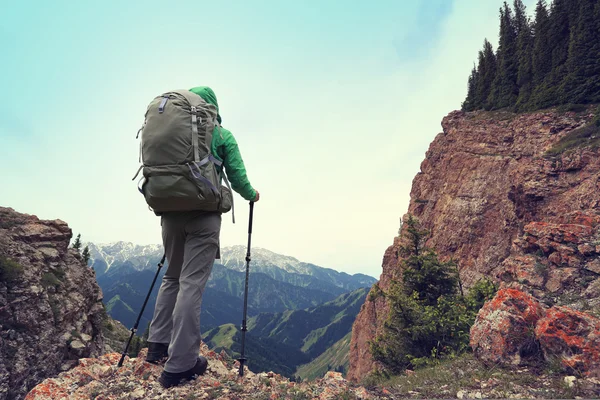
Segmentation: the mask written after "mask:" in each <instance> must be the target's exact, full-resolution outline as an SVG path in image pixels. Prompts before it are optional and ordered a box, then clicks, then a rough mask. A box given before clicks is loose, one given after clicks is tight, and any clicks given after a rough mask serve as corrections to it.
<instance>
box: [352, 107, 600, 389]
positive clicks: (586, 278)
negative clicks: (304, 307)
mask: <svg viewBox="0 0 600 400" xmlns="http://www.w3.org/2000/svg"><path fill="white" fill-rule="evenodd" d="M593 117H594V116H593V113H592V110H591V109H590V110H587V111H585V112H581V113H578V114H577V113H574V112H559V111H557V110H551V111H545V112H536V113H530V114H513V113H508V112H483V111H480V112H472V113H463V112H458V111H457V112H453V113H451V114H449V115H448V116H447V117H445V118H444V119H443V122H442V127H443V132H442V133H440V134H439V135H438V136H437V137H436V138H435V140H434V141H433V142H432V143H431V145H430V148H429V150H428V151H427V153H426V157H425V160H424V161H423V163H422V164H421V171H420V172H419V173H418V174H417V176H416V177H415V179H414V181H413V186H412V191H411V200H410V205H409V210H408V212H409V213H410V214H412V215H414V216H416V217H417V218H418V219H419V220H420V221H421V222H422V224H423V225H424V227H426V228H427V229H429V230H430V232H431V237H430V239H429V241H428V245H429V246H431V247H433V248H435V249H436V250H437V252H438V254H439V255H440V256H441V258H442V259H448V258H450V257H452V258H453V259H454V260H456V261H457V262H458V265H459V270H460V275H461V278H462V281H463V283H464V284H465V286H467V287H468V286H470V285H472V284H473V283H474V282H476V281H477V280H479V279H480V278H482V277H491V278H493V279H495V280H496V281H497V282H501V283H502V285H503V286H504V287H514V286H518V287H519V288H520V289H522V290H524V291H526V292H529V293H531V294H533V295H534V296H535V297H537V299H538V300H540V301H541V302H542V303H543V304H544V305H545V306H553V305H558V306H562V305H567V306H570V307H572V308H575V309H578V310H582V311H594V310H595V309H596V308H597V307H598V305H599V304H598V297H599V294H600V280H599V277H600V268H599V266H600V263H599V262H598V255H599V254H600V246H598V245H599V244H600V235H599V232H598V227H599V226H600V225H599V217H598V216H599V215H600V205H599V204H600V198H599V196H598V189H599V186H600V158H599V157H598V150H597V149H596V148H595V146H593V144H595V142H596V136H595V131H596V130H597V129H596V130H594V129H592V130H590V129H587V130H586V129H585V127H586V126H589V125H588V124H589V123H590V121H591V120H592V118H593ZM590 132H591V133H590ZM599 136H600V135H599ZM397 254H398V239H397V238H396V239H395V240H394V243H393V244H392V245H391V246H390V247H389V248H388V249H387V251H386V252H385V255H384V257H383V272H382V274H381V279H380V282H379V284H378V285H379V289H381V290H383V291H385V290H387V289H388V288H389V285H390V282H391V280H392V279H393V278H394V277H395V276H398V274H399V272H400V271H399V260H398V258H397ZM379 289H372V293H375V292H376V290H379ZM386 316H387V306H386V303H385V299H384V297H382V296H375V295H373V296H369V297H368V298H367V301H366V302H365V304H364V305H363V307H362V309H361V312H360V314H359V315H358V317H357V319H356V321H355V323H354V326H353V335H352V341H351V349H350V371H349V378H350V379H354V380H358V379H361V378H362V377H364V376H365V375H366V374H368V373H369V372H370V371H371V370H372V368H373V367H374V364H373V361H372V359H371V356H370V353H369V346H368V343H369V341H370V340H372V339H373V338H374V336H375V335H376V333H377V332H378V331H379V329H380V327H381V326H382V323H383V320H384V319H385V318H386Z"/></svg>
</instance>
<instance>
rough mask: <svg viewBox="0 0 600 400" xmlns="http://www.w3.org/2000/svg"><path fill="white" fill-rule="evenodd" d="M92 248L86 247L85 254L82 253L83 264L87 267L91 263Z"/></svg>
mask: <svg viewBox="0 0 600 400" xmlns="http://www.w3.org/2000/svg"><path fill="white" fill-rule="evenodd" d="M90 256H91V255H90V248H89V246H85V247H84V248H83V252H82V253H81V257H83V262H84V263H85V265H88V262H89V261H90Z"/></svg>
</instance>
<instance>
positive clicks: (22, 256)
mask: <svg viewBox="0 0 600 400" xmlns="http://www.w3.org/2000/svg"><path fill="white" fill-rule="evenodd" d="M71 237H72V232H71V229H69V227H68V226H67V224H66V223H65V222H63V221H60V220H56V221H42V220H39V219H38V218H37V217H35V216H31V215H25V214H20V213H17V212H15V211H14V210H12V209H10V208H3V207H0V399H2V400H4V399H21V398H23V397H24V396H25V395H26V393H27V392H28V391H29V390H30V389H31V388H32V387H34V386H35V385H36V384H38V383H39V382H41V381H42V380H44V379H45V378H47V377H49V376H54V375H57V374H58V373H59V372H60V371H64V370H67V369H69V368H71V367H73V366H74V365H76V364H77V360H78V359H79V358H81V357H89V356H94V355H99V354H100V353H101V352H102V350H103V347H104V344H103V337H102V334H101V326H102V322H103V318H104V316H105V313H104V311H103V306H102V302H101V299H102V292H101V291H100V288H99V287H98V285H97V284H96V280H95V275H94V271H93V270H92V269H91V268H89V267H87V266H85V264H84V263H83V260H82V259H81V257H80V255H79V253H78V252H77V251H76V250H74V249H72V248H69V242H70V240H71Z"/></svg>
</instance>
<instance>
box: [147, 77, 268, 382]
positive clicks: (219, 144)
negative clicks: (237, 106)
mask: <svg viewBox="0 0 600 400" xmlns="http://www.w3.org/2000/svg"><path fill="white" fill-rule="evenodd" d="M190 92H191V93H193V94H196V95H198V96H200V97H201V99H203V100H204V102H206V103H208V105H212V106H214V108H212V109H213V110H214V115H215V116H216V120H215V121H213V123H214V129H213V130H212V138H211V139H210V143H206V145H205V146H204V144H203V143H202V140H207V141H208V140H209V139H206V138H207V137H210V128H212V126H213V125H207V126H209V128H207V130H208V132H207V133H206V135H204V136H203V134H202V129H200V134H199V136H198V137H199V139H196V141H198V140H199V141H200V143H194V146H196V149H195V151H196V153H198V148H200V152H202V148H203V146H204V149H205V150H204V151H206V152H208V153H209V154H208V155H207V156H205V157H204V158H203V159H202V160H201V161H200V162H198V160H195V162H189V163H184V164H182V165H177V166H176V167H179V166H184V167H189V172H187V170H186V169H185V168H184V171H186V172H187V173H191V175H190V176H192V177H193V178H192V179H194V178H198V179H199V181H200V182H204V181H207V179H206V177H207V176H208V177H210V176H212V175H211V174H214V176H217V173H215V172H214V170H220V169H221V170H222V168H223V167H224V169H225V172H226V174H227V176H226V177H225V176H223V175H222V174H220V177H221V178H223V180H225V182H226V183H227V178H228V179H229V182H230V183H231V187H232V188H233V190H235V191H236V192H238V193H239V194H240V195H241V196H242V197H243V198H244V199H246V200H248V201H258V200H259V198H260V195H259V193H258V191H256V190H255V189H254V188H253V187H252V185H251V184H250V182H249V181H248V177H247V176H246V170H245V167H244V162H243V161H242V157H241V155H240V151H239V149H238V145H237V143H236V141H235V138H234V137H233V135H232V134H231V132H230V131H228V130H227V129H225V128H223V127H221V126H220V125H221V121H222V120H221V115H220V113H219V105H218V103H217V97H216V96H215V93H214V92H213V91H212V89H210V88H209V87H206V86H200V87H195V88H193V89H190ZM173 93H174V94H173ZM191 96H192V97H190V94H189V93H183V96H182V95H181V94H180V93H177V92H171V93H170V94H165V95H163V99H162V100H161V98H157V99H158V100H157V101H160V105H159V106H158V107H157V106H156V104H158V103H155V106H154V109H153V110H158V111H154V112H155V113H163V112H164V113H165V114H168V112H169V108H168V107H177V106H178V105H180V104H188V103H186V102H185V99H188V100H190V99H191V100H190V104H191V103H192V101H200V102H201V103H204V102H202V100H201V99H199V98H197V97H194V96H193V95H191ZM169 103H171V104H170V105H169ZM198 104H200V103H198ZM204 104H205V103H204ZM205 105H206V104H205ZM151 106H152V104H151ZM199 107H201V106H199ZM191 109H192V111H195V110H196V109H195V108H194V107H192V108H191ZM210 109H211V107H209V108H208V112H209V116H208V117H207V118H201V116H200V117H199V121H202V122H197V121H196V119H194V117H192V121H194V122H192V125H195V124H196V122H197V124H198V126H199V127H201V128H202V126H204V125H201V124H203V123H206V120H210V118H211V117H210V112H211V111H210ZM149 110H150V108H149ZM173 110H175V109H173ZM189 110H190V109H189V108H188V109H187V114H183V115H184V117H185V118H186V119H185V121H188V118H189V115H190V111H189ZM172 112H177V110H175V111H172ZM149 113H150V111H149ZM155 115H158V114H155ZM150 118H152V115H150V116H148V114H147V122H148V123H151V120H150ZM160 118H161V117H160V116H157V117H156V120H158V119H160ZM174 118H175V117H172V119H174ZM182 118H183V117H182ZM168 121H169V120H167V122H168ZM209 122H210V121H209ZM186 123H188V122H186ZM188 125H189V123H188ZM145 126H146V125H145ZM142 129H144V128H142ZM187 129H188V130H189V129H190V128H187ZM191 129H192V131H193V132H194V134H193V136H194V137H196V134H197V133H198V127H196V126H193V127H192V128H191ZM146 134H148V135H150V137H149V138H148V139H146V140H151V138H152V133H147V132H146V131H145V130H144V131H143V133H142V144H143V143H144V135H146ZM185 135H188V136H183V137H184V138H189V137H190V136H189V133H185ZM163 140H168V138H167V139H163ZM189 140H190V141H193V139H189ZM169 145H172V146H177V143H168V144H167V145H165V144H164V143H163V144H162V145H160V146H156V145H154V147H153V149H152V148H151V147H150V145H148V146H147V147H144V146H142V147H143V149H142V158H143V159H144V167H146V166H147V165H146V164H149V163H147V160H146V158H147V157H146V156H147V152H148V151H150V150H152V151H154V152H157V150H156V149H157V148H160V149H163V150H162V151H164V152H169V151H171V152H172V153H174V152H175V150H172V149H171V150H169V148H168V147H169ZM187 146H188V148H189V144H188V145H187ZM147 150H148V151H147ZM185 151H186V152H187V153H186V152H184V153H182V154H189V153H190V152H191V151H189V150H188V149H187V148H186V149H185ZM152 156H153V157H154V159H158V158H160V157H166V155H160V154H158V155H152ZM200 156H201V157H202V156H203V155H202V154H201V155H200ZM196 158H198V155H197V154H196ZM206 160H208V161H206ZM213 164H214V165H213ZM149 165H151V164H149ZM209 165H212V166H211V167H210V168H209V167H208V166H209ZM166 167H173V166H172V165H167V166H166ZM166 167H164V168H166ZM150 168H151V167H150ZM206 168H208V169H206ZM211 168H213V169H211ZM159 175H161V174H158V173H157V174H156V175H155V176H156V179H155V182H154V183H152V182H153V181H152V179H153V178H152V176H153V175H152V173H151V171H150V172H148V173H147V172H146V168H144V176H149V177H150V179H149V181H148V182H149V183H148V187H145V188H144V186H142V189H141V191H142V192H143V194H144V196H145V197H146V200H147V201H148V204H149V205H151V207H153V209H154V210H155V212H156V207H158V209H159V210H160V209H167V210H169V209H171V208H169V207H172V208H175V207H177V204H178V203H179V204H184V200H178V199H170V200H169V201H167V200H164V201H163V203H161V200H160V199H152V198H151V197H152V196H158V195H157V193H159V192H160V190H159V189H157V185H158V184H159V183H160V182H159V178H164V177H163V176H159ZM164 179H166V178H164ZM173 179H175V178H173ZM208 180H210V179H208ZM185 181H186V182H185V185H189V184H190V183H189V180H185ZM156 182H159V183H156ZM171 182H174V183H173V184H174V185H175V184H176V183H177V181H175V180H172V181H171ZM200 184H201V183H200ZM152 185H154V187H153V186H152ZM207 185H210V186H211V187H213V188H214V187H215V185H216V186H221V185H220V182H218V183H215V184H214V185H213V184H211V183H210V182H208V183H207ZM184 189H185V188H183V189H180V190H176V191H177V192H181V191H185V190H184ZM223 189H224V190H225V192H227V188H224V187H222V189H221V190H223ZM196 190H197V189H196V188H194V191H196ZM194 193H195V195H194V199H193V200H194V201H196V202H197V201H199V200H198V198H200V197H202V196H201V195H198V194H197V193H196V192H194ZM228 193H229V196H230V197H231V193H230V192H228ZM173 196H175V195H174V194H173ZM163 197H164V198H165V199H166V197H165V196H163ZM226 197H227V196H224V197H223V199H222V200H221V201H224V202H227V198H226ZM207 198H208V197H207ZM188 200H189V199H188ZM188 200H185V201H188ZM207 201H208V200H207ZM169 202H170V203H169ZM167 203H169V204H167ZM153 204H156V205H155V206H153ZM187 204H190V203H187ZM231 206H232V204H231V205H230V206H229V207H231ZM161 207H162V208H161ZM181 207H184V206H181ZM187 207H190V206H189V205H188V206H187ZM198 207H200V209H199V210H193V209H192V210H189V211H166V212H157V214H160V216H161V226H162V239H163V244H164V247H165V253H166V257H167V260H168V268H167V271H166V273H165V275H164V277H163V279H162V284H161V286H160V290H159V292H158V297H157V299H156V307H155V310H154V317H153V319H152V322H151V324H150V332H149V336H148V355H147V356H146V361H148V362H151V363H158V362H160V361H162V360H164V358H165V357H166V358H167V361H166V363H165V365H164V370H163V372H162V374H161V376H160V378H159V382H160V383H161V385H162V386H163V387H165V388H169V387H171V386H176V385H178V384H180V383H181V382H183V381H185V380H188V379H193V378H195V377H196V376H198V375H202V374H203V373H204V372H205V371H206V368H207V367H208V361H207V360H206V358H204V357H201V356H200V357H199V356H198V354H199V352H200V340H201V335H200V306H201V303H202V293H203V292H204V287H205V286H206V282H207V281H208V278H209V276H210V273H211V271H212V267H213V262H214V260H215V259H218V258H220V254H219V233H220V230H221V212H220V211H206V210H203V209H202V207H201V206H200V205H199V206H198ZM225 207H226V208H225V209H224V210H221V209H219V210H221V211H228V208H227V206H225ZM175 209H176V208H175Z"/></svg>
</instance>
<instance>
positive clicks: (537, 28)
mask: <svg viewBox="0 0 600 400" xmlns="http://www.w3.org/2000/svg"><path fill="white" fill-rule="evenodd" d="M549 32H550V20H549V16H548V6H547V5H546V0H538V2H537V6H536V8H535V22H534V24H533V37H534V43H533V60H532V64H533V65H532V66H533V83H534V84H535V85H539V84H541V83H542V82H543V81H544V78H545V77H546V76H547V75H548V74H549V73H550V71H552V51H551V49H550V44H549V42H548V35H549Z"/></svg>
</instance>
